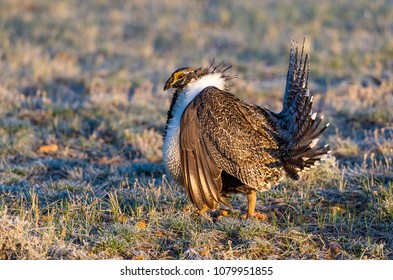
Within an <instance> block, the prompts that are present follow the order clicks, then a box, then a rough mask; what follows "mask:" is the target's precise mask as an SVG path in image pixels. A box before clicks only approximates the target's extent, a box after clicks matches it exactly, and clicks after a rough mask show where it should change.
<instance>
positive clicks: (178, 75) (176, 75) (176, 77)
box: [174, 73, 184, 81]
mask: <svg viewBox="0 0 393 280" xmlns="http://www.w3.org/2000/svg"><path fill="white" fill-rule="evenodd" d="M183 78H184V74H183V73H176V74H175V75H174V79H175V81H176V80H181V79H183Z"/></svg>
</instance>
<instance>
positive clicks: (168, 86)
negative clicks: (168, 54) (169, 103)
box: [164, 77, 173, 91]
mask: <svg viewBox="0 0 393 280" xmlns="http://www.w3.org/2000/svg"><path fill="white" fill-rule="evenodd" d="M172 83H173V79H172V77H170V78H169V79H168V81H166V83H165V86H164V91H165V90H167V89H170V88H172V87H171V85H172Z"/></svg>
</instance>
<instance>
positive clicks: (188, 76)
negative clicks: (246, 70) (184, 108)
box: [164, 60, 235, 91]
mask: <svg viewBox="0 0 393 280" xmlns="http://www.w3.org/2000/svg"><path fill="white" fill-rule="evenodd" d="M213 63H214V60H213V62H212V64H211V65H210V66H209V67H206V68H195V67H183V68H179V69H177V70H176V71H175V72H173V73H172V75H171V77H170V78H169V79H168V80H167V81H166V83H165V86H164V90H167V89H171V88H173V89H176V91H182V90H183V89H184V88H186V87H187V85H188V84H190V83H193V82H194V81H196V80H199V79H201V78H202V77H205V76H208V75H212V76H215V77H216V78H218V79H220V80H222V82H223V84H225V86H224V88H226V89H228V88H229V84H228V83H227V82H228V81H229V80H231V79H233V78H235V76H234V75H227V74H226V73H225V72H226V71H227V70H228V69H229V68H231V66H226V65H225V64H223V63H221V64H219V65H216V66H214V65H213Z"/></svg>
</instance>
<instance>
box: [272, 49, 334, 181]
mask: <svg viewBox="0 0 393 280" xmlns="http://www.w3.org/2000/svg"><path fill="white" fill-rule="evenodd" d="M303 57H304V59H303ZM309 73H310V59H309V55H308V54H305V55H304V41H303V47H302V51H301V53H300V59H299V52H298V47H297V45H295V43H294V42H293V41H292V42H291V51H290V56H289V67H288V75H287V84H286V88H285V95H284V102H283V109H282V111H281V113H280V114H278V116H279V117H280V124H281V127H282V128H283V129H284V130H285V131H286V133H285V134H286V137H285V140H284V142H285V145H284V147H283V151H282V157H281V159H282V161H283V167H284V170H285V171H286V173H287V174H288V176H289V177H290V178H292V179H294V180H297V179H299V175H298V173H299V172H300V171H302V170H307V169H309V168H310V167H312V166H313V165H315V164H317V163H318V162H319V161H320V160H321V159H323V158H324V157H325V156H326V155H327V154H329V153H330V151H329V146H328V145H325V146H322V147H321V146H317V145H316V144H317V142H318V140H319V138H318V137H319V135H320V134H321V133H322V132H324V131H325V129H326V128H327V127H328V126H329V123H328V124H326V125H322V124H321V123H322V119H323V116H321V117H318V116H317V114H316V113H313V112H312V104H313V94H312V93H310V91H309V90H308V77H309Z"/></svg>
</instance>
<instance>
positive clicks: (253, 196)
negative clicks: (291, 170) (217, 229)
mask: <svg viewBox="0 0 393 280" xmlns="http://www.w3.org/2000/svg"><path fill="white" fill-rule="evenodd" d="M247 201H248V207H247V215H242V218H247V219H256V220H266V219H267V215H266V214H265V213H259V212H255V206H256V204H257V192H256V191H253V192H250V193H248V194H247Z"/></svg>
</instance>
